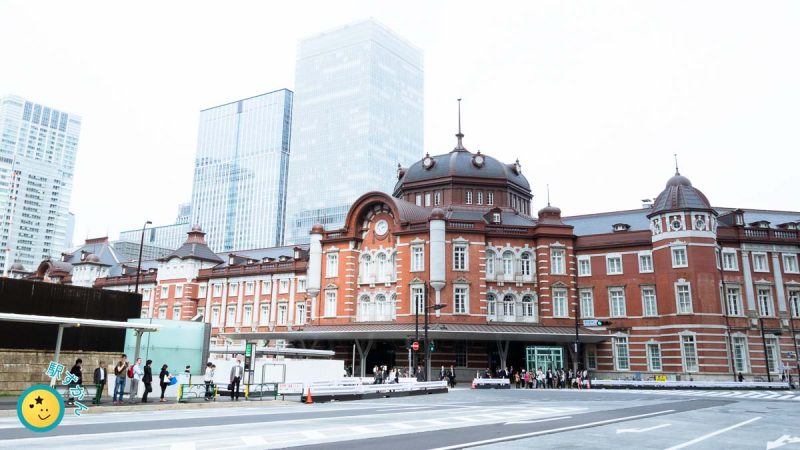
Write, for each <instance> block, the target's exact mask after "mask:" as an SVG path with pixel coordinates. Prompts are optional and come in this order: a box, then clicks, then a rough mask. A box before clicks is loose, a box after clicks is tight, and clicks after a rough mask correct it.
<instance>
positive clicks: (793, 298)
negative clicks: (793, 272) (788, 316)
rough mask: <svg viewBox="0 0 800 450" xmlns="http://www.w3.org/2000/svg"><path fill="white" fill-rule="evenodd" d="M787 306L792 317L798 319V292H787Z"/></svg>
mask: <svg viewBox="0 0 800 450" xmlns="http://www.w3.org/2000/svg"><path fill="white" fill-rule="evenodd" d="M789 305H790V307H791V309H792V317H800V291H798V290H791V291H789Z"/></svg>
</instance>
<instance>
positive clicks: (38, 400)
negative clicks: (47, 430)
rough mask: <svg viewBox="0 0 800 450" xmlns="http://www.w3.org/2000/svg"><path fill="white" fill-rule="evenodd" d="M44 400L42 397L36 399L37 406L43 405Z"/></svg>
mask: <svg viewBox="0 0 800 450" xmlns="http://www.w3.org/2000/svg"><path fill="white" fill-rule="evenodd" d="M42 400H44V399H43V398H42V397H40V396H39V397H36V404H37V405H41V404H42Z"/></svg>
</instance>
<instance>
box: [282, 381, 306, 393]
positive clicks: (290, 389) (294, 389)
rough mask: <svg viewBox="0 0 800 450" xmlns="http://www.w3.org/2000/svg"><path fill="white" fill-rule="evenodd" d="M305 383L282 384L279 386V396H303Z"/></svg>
mask: <svg viewBox="0 0 800 450" xmlns="http://www.w3.org/2000/svg"><path fill="white" fill-rule="evenodd" d="M302 393H303V383H280V384H278V395H285V394H302Z"/></svg>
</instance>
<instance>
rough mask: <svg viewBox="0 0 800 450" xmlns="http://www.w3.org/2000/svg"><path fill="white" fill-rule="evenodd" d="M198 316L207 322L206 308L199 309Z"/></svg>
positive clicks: (200, 307) (199, 307)
mask: <svg viewBox="0 0 800 450" xmlns="http://www.w3.org/2000/svg"><path fill="white" fill-rule="evenodd" d="M197 315H198V316H200V317H202V318H203V320H206V308H205V307H203V306H198V307H197Z"/></svg>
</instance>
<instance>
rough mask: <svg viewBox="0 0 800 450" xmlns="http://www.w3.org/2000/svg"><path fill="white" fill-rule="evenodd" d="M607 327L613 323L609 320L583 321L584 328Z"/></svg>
mask: <svg viewBox="0 0 800 450" xmlns="http://www.w3.org/2000/svg"><path fill="white" fill-rule="evenodd" d="M607 325H611V322H609V321H607V320H597V319H583V326H585V327H604V326H607Z"/></svg>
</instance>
